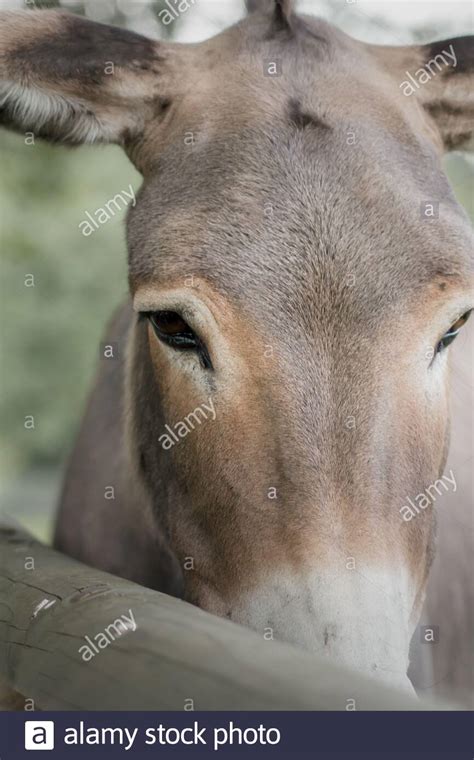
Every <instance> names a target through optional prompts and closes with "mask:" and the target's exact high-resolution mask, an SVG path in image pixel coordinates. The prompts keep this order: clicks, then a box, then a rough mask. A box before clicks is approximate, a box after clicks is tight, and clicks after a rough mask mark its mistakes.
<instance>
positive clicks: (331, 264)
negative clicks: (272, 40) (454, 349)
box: [128, 103, 472, 309]
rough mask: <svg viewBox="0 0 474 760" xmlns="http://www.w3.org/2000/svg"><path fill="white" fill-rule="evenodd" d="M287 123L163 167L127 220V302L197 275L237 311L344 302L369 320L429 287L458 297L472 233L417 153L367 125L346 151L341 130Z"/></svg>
mask: <svg viewBox="0 0 474 760" xmlns="http://www.w3.org/2000/svg"><path fill="white" fill-rule="evenodd" d="M288 107H289V108H290V107H291V103H289V104H288ZM284 118H285V117H284V116H282V117H281V121H282V123H281V124H280V125H279V126H278V125H275V123H273V124H272V123H269V124H268V126H267V127H266V128H262V127H259V128H255V129H252V128H246V129H245V130H243V131H241V132H240V133H236V134H234V135H232V136H228V137H225V138H222V139H220V138H219V137H213V138H212V139H211V140H210V141H209V142H208V143H206V144H205V145H199V146H195V147H194V148H188V147H182V146H180V147H177V146H176V147H175V148H174V149H173V150H170V151H169V152H168V153H167V154H165V155H164V156H162V158H161V160H160V166H159V170H158V172H157V174H156V176H154V177H153V178H151V179H149V180H148V181H147V182H146V183H145V186H144V187H143V189H142V191H141V193H140V195H139V197H138V201H137V206H136V207H135V208H133V209H131V213H130V215H129V224H128V238H129V273H130V282H131V286H132V291H135V290H136V289H137V288H139V287H140V286H142V285H145V284H149V283H153V284H155V285H157V286H164V287H166V286H167V285H173V286H175V285H179V284H180V283H181V284H183V281H184V280H185V279H186V278H189V276H190V275H196V276H198V277H203V278H204V279H206V280H207V281H209V282H211V283H212V284H213V286H214V287H216V288H217V289H218V290H219V291H220V292H222V293H224V294H225V295H226V296H231V297H233V298H234V299H235V300H237V301H239V302H242V300H245V299H249V300H250V301H252V302H254V303H255V304H256V305H258V303H259V300H261V299H263V300H261V305H262V306H264V305H265V301H266V300H267V301H270V302H271V303H272V304H273V305H274V306H275V307H276V306H277V304H278V308H281V306H282V301H284V302H286V303H288V304H291V303H292V302H293V301H294V299H295V298H298V300H299V301H301V300H302V299H303V300H307V299H309V300H310V301H311V300H312V301H314V302H316V301H317V302H319V303H321V298H322V297H324V298H325V299H328V300H329V302H331V299H332V302H333V303H337V302H338V300H339V297H340V295H341V292H342V291H343V290H344V293H345V295H344V298H345V300H346V301H351V303H352V305H353V307H354V308H357V309H360V308H363V307H364V305H365V306H370V308H371V309H373V308H374V307H377V308H379V309H380V308H381V307H382V306H383V304H384V303H385V302H386V301H388V300H390V302H393V299H394V297H395V298H397V299H398V300H399V301H400V302H401V301H402V300H403V299H404V298H406V297H409V296H410V295H411V294H413V293H414V292H415V291H417V292H418V294H419V292H420V288H422V287H426V293H427V294H428V293H431V292H432V289H431V288H430V287H429V286H430V285H432V284H439V286H440V287H442V288H443V289H446V283H448V284H450V285H451V284H452V285H453V286H454V287H455V286H458V287H460V288H463V287H465V284H466V282H467V280H468V278H469V275H470V273H471V271H472V254H471V250H472V249H471V243H470V230H469V224H468V222H467V220H466V218H465V216H464V214H463V212H462V211H461V210H460V209H459V207H458V206H457V204H456V201H455V199H454V198H453V196H452V193H451V190H450V187H449V185H448V182H447V180H446V179H445V177H444V175H443V174H442V172H441V171H440V169H439V168H438V166H437V161H436V159H435V157H434V156H433V155H431V154H430V153H429V150H428V149H426V153H425V154H423V149H421V148H420V151H419V153H420V155H419V157H418V158H419V159H420V156H421V160H418V161H416V159H415V156H414V155H411V149H410V150H406V149H405V147H404V146H403V145H402V144H400V143H399V142H398V141H397V140H396V139H393V138H392V137H391V135H388V134H383V132H382V131H377V130H373V131H374V139H373V140H372V141H371V140H370V132H371V129H370V128H369V126H367V125H365V129H362V128H361V127H360V132H358V134H359V135H360V137H359V144H358V146H357V148H356V149H355V148H354V147H353V145H352V144H351V143H350V142H349V144H348V142H347V132H346V125H343V126H342V127H341V128H337V127H335V128H331V129H326V128H324V127H317V126H316V127H313V126H307V127H303V128H301V127H300V126H298V125H297V124H294V123H292V122H291V121H290V119H288V121H287V123H286V124H284ZM351 129H353V130H356V131H357V130H358V129H359V125H358V124H355V125H351ZM362 135H363V137H362ZM376 138H378V140H379V145H378V146H377V145H376V144H375V143H376ZM344 283H345V284H347V285H349V289H344V287H343V286H344ZM449 291H450V288H449V289H446V295H449ZM265 295H267V296H268V298H267V299H265ZM335 298H336V300H334V299H335ZM369 302H370V303H369Z"/></svg>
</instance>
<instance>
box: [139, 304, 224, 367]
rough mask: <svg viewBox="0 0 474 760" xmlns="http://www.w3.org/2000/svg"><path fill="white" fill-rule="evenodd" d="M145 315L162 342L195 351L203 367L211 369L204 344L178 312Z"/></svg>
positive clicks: (155, 312) (173, 346)
mask: <svg viewBox="0 0 474 760" xmlns="http://www.w3.org/2000/svg"><path fill="white" fill-rule="evenodd" d="M145 316H147V317H148V319H149V320H150V322H151V324H152V327H153V329H154V331H155V334H156V336H157V337H158V338H159V339H160V340H161V341H162V342H163V343H166V345H168V346H171V347H172V348H176V349H178V350H181V351H190V350H191V351H196V353H197V354H198V356H199V359H200V361H201V364H202V366H203V367H204V369H212V364H211V360H210V357H209V353H208V350H207V348H206V346H205V345H204V343H203V342H202V341H201V340H200V338H199V337H198V336H197V335H196V333H195V332H194V330H192V329H191V327H190V326H189V325H188V323H187V322H186V321H185V320H184V319H183V317H182V316H181V315H180V314H178V313H177V312H176V311H153V312H149V313H147V314H146V315H145Z"/></svg>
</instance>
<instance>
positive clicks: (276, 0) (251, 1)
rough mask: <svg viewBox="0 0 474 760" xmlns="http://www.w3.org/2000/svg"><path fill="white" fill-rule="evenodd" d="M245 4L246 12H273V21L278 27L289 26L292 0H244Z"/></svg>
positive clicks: (285, 27) (287, 27)
mask: <svg viewBox="0 0 474 760" xmlns="http://www.w3.org/2000/svg"><path fill="white" fill-rule="evenodd" d="M245 4H246V7H247V12H248V13H255V12H256V11H263V12H264V13H268V14H270V13H273V18H274V21H275V23H276V25H277V26H278V27H279V28H284V29H289V28H291V16H292V13H293V0H246V3H245Z"/></svg>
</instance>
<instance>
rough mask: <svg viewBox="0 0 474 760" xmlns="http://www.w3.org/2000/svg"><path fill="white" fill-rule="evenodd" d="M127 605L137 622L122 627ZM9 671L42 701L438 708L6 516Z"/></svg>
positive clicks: (3, 560) (2, 653) (1, 619)
mask: <svg viewBox="0 0 474 760" xmlns="http://www.w3.org/2000/svg"><path fill="white" fill-rule="evenodd" d="M123 615H125V616H127V618H128V619H129V622H128V623H127V622H126V620H125V619H124V618H122V621H123V624H122V625H119V624H116V627H115V629H113V628H111V627H110V626H111V624H112V623H113V622H114V621H117V620H119V619H120V618H121V616H123ZM134 625H135V626H136V629H135V630H134V629H133V626H134ZM125 626H127V629H126V628H125ZM114 630H115V633H116V634H117V631H119V632H120V633H119V634H117V635H114ZM101 633H102V634H103V636H104V637H105V638H102V637H100V634H101ZM108 634H110V636H109V635H108ZM85 637H89V641H90V642H92V644H93V646H94V647H95V648H96V649H97V652H94V649H93V647H91V646H90V645H89V644H88V643H87V640H86V638H85ZM99 644H103V645H104V647H103V648H100V645H99ZM86 646H87V647H88V648H89V651H90V652H91V654H92V655H93V656H92V657H91V658H90V659H88V658H89V654H88V653H87V650H86V649H85V648H84V647H86ZM84 658H86V659H88V661H86V660H85V659H84ZM2 678H4V679H6V681H7V682H8V684H9V685H10V686H11V687H12V688H14V689H16V690H17V691H19V692H21V693H22V694H24V695H25V697H27V698H31V699H33V700H34V702H35V705H36V706H37V707H38V708H40V709H43V710H75V709H78V710H79V709H88V710H138V709H140V710H183V709H191V706H193V707H194V709H195V710H345V709H347V706H348V705H349V704H351V705H352V702H350V700H355V707H356V709H358V710H367V709H370V710H384V709H395V710H397V709H409V710H413V709H415V710H416V709H427V706H426V704H425V705H423V704H421V703H419V702H417V701H416V700H415V699H412V698H410V697H406V696H404V695H399V694H397V693H396V692H392V691H391V690H389V689H386V688H385V687H383V686H380V685H379V684H378V683H376V682H375V681H371V680H367V679H365V678H363V677H361V676H360V675H357V674H354V673H351V672H349V671H347V670H345V669H343V668H341V667H338V666H336V665H334V664H333V663H331V662H330V661H328V660H326V659H324V658H320V657H313V656H311V655H309V654H307V653H304V652H301V651H299V650H297V649H295V648H293V647H291V646H288V645H285V644H281V643H277V642H270V641H264V640H263V638H262V637H261V636H259V635H258V634H256V633H253V632H252V631H249V630H247V629H245V628H242V627H241V626H238V625H235V624H234V623H231V622H229V621H227V620H223V619H220V618H217V617H215V616H212V615H209V614H208V613H206V612H203V611H202V610H199V609H197V608H196V607H193V606H192V605H189V604H187V603H185V602H183V601H179V600H177V599H173V598H172V597H168V596H166V595H164V594H160V593H157V592H155V591H151V590H149V589H146V588H143V587H141V586H138V585H136V584H134V583H130V582H128V581H125V580H123V579H121V578H117V577H115V576H112V575H109V574H107V573H104V572H101V571H98V570H94V569H93V568H90V567H86V566H85V565H82V564H81V563H79V562H76V561H75V560H72V559H70V558H69V557H66V556H64V555H61V554H59V553H58V552H56V551H54V550H52V549H51V548H49V547H46V546H43V545H42V544H40V543H38V542H37V541H35V540H34V539H32V538H31V537H30V536H28V535H26V534H25V533H23V532H22V531H20V530H18V529H17V528H15V527H10V526H7V525H4V526H3V527H2V526H1V525H0V679H2Z"/></svg>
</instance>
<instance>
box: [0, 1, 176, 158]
mask: <svg viewBox="0 0 474 760" xmlns="http://www.w3.org/2000/svg"><path fill="white" fill-rule="evenodd" d="M171 47H173V46H171ZM167 51H168V46H167V45H164V44H163V43H161V42H154V41H152V40H148V39H146V38H145V37H142V36H140V35H138V34H134V33H133V32H129V31H126V30H124V29H120V28H117V27H113V26H107V25H105V24H99V23H95V22H93V21H89V20H87V19H84V18H82V17H81V16H75V15H73V14H69V13H65V12H63V11H16V12H15V11H10V12H8V11H4V12H0V124H2V125H4V126H7V127H11V128H13V129H16V130H19V131H22V132H24V131H32V132H34V133H35V134H37V135H38V136H39V137H44V138H45V139H48V140H51V141H54V142H63V143H67V144H70V145H74V144H76V145H77V144H81V143H95V142H106V143H107V142H112V143H119V144H126V143H127V142H128V141H130V140H133V139H134V138H137V137H139V136H140V135H141V134H142V133H143V131H144V129H145V125H146V123H147V121H148V120H150V119H152V118H153V117H154V116H156V115H157V113H159V110H160V103H161V99H162V98H164V94H163V89H164V87H166V85H167V83H166V76H165V75H164V74H163V68H164V60H165V59H166V56H167Z"/></svg>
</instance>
